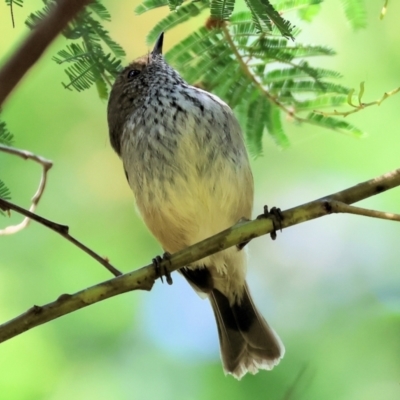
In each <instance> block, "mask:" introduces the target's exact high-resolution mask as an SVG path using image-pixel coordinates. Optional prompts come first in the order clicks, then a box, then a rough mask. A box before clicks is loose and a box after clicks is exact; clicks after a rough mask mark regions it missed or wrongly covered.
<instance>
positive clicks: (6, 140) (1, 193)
mask: <svg viewBox="0 0 400 400" xmlns="http://www.w3.org/2000/svg"><path fill="white" fill-rule="evenodd" d="M13 141H14V135H13V134H12V133H11V132H10V131H9V130H8V129H7V126H6V124H5V122H3V121H0V145H6V146H11V145H12V143H13ZM10 196H11V194H10V191H9V190H8V188H7V186H6V185H5V183H4V182H3V181H2V180H1V179H0V198H1V199H5V200H10ZM0 215H4V212H3V211H2V210H1V209H0Z"/></svg>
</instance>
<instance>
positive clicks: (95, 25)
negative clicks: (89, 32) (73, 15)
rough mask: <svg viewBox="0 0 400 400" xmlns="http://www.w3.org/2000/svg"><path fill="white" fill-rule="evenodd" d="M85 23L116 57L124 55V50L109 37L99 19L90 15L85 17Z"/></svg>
mask: <svg viewBox="0 0 400 400" xmlns="http://www.w3.org/2000/svg"><path fill="white" fill-rule="evenodd" d="M87 24H88V25H89V26H90V27H91V28H92V29H93V32H94V33H95V35H97V36H98V37H99V38H100V39H101V40H103V41H104V43H105V44H106V45H107V46H108V47H109V48H110V50H111V51H112V52H113V53H114V54H115V56H117V57H125V55H126V54H125V50H124V49H123V48H122V47H121V46H120V45H119V44H118V43H116V42H115V41H114V40H112V39H111V37H110V36H109V34H108V32H107V31H106V30H105V29H104V28H103V26H102V25H101V24H100V22H99V21H96V20H95V19H93V18H91V17H89V16H88V17H87Z"/></svg>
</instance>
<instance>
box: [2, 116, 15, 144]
mask: <svg viewBox="0 0 400 400" xmlns="http://www.w3.org/2000/svg"><path fill="white" fill-rule="evenodd" d="M13 142H14V135H13V134H12V133H11V132H10V131H9V130H8V129H7V125H6V123H5V122H3V121H0V144H4V145H6V146H11V145H12V144H13Z"/></svg>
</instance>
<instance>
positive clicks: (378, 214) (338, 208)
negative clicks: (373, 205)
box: [330, 200, 400, 222]
mask: <svg viewBox="0 0 400 400" xmlns="http://www.w3.org/2000/svg"><path fill="white" fill-rule="evenodd" d="M330 206H331V207H332V212H334V213H346V214H355V215H362V216H364V217H372V218H379V219H386V220H389V221H398V222H400V214H393V213H387V212H384V211H377V210H369V209H367V208H361V207H354V206H350V205H348V204H346V203H342V202H341V201H334V200H333V201H331V202H330Z"/></svg>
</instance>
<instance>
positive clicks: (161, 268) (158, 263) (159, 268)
mask: <svg viewBox="0 0 400 400" xmlns="http://www.w3.org/2000/svg"><path fill="white" fill-rule="evenodd" d="M170 259H171V254H170V253H168V252H165V253H164V254H163V256H162V257H160V256H157V257H156V258H153V265H154V268H155V270H156V275H157V277H159V278H161V282H162V283H164V280H163V275H164V276H165V278H166V280H167V283H168V285H172V283H173V282H172V278H171V273H170V272H169V271H168V270H167V268H165V265H162V262H163V261H169V260H170Z"/></svg>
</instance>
